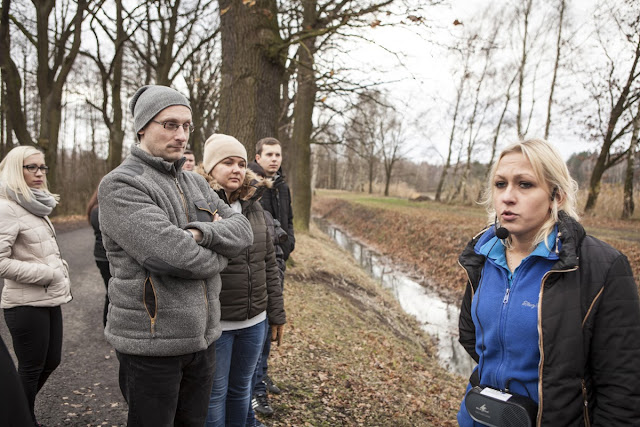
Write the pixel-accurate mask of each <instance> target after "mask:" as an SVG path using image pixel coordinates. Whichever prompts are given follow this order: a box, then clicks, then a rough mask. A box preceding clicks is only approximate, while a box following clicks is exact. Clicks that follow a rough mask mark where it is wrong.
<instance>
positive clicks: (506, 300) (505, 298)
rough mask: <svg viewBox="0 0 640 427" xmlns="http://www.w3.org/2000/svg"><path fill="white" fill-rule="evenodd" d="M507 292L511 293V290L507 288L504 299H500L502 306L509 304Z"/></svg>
mask: <svg viewBox="0 0 640 427" xmlns="http://www.w3.org/2000/svg"><path fill="white" fill-rule="evenodd" d="M509 291H511V288H507V292H506V293H505V294H504V298H503V299H502V303H503V304H506V303H508V302H509Z"/></svg>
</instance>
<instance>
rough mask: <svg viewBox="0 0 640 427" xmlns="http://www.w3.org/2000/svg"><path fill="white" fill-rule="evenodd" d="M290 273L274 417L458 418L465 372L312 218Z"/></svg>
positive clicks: (302, 420) (274, 361) (372, 421)
mask: <svg viewBox="0 0 640 427" xmlns="http://www.w3.org/2000/svg"><path fill="white" fill-rule="evenodd" d="M312 230H313V231H312V234H310V235H300V236H296V237H297V242H296V251H295V252H294V253H293V255H292V258H293V262H292V263H290V264H292V265H291V266H290V267H289V268H288V269H287V276H286V280H285V306H286V309H287V319H288V323H287V325H286V329H287V330H286V333H285V340H284V342H283V343H282V345H281V346H280V347H276V346H274V347H272V350H271V357H270V359H269V372H270V375H271V377H272V378H273V379H274V381H276V383H277V384H278V385H279V386H280V387H281V388H283V390H284V392H283V393H282V395H279V396H275V395H272V396H270V399H271V404H272V406H273V407H274V409H275V411H276V412H275V414H274V415H273V416H272V417H270V418H267V419H264V420H263V421H264V422H265V423H266V424H267V425H269V426H338V425H353V426H355V425H367V426H454V425H456V422H455V415H456V412H457V410H458V406H459V404H460V400H461V397H462V395H463V393H464V387H465V385H466V381H465V380H464V379H462V378H460V377H458V376H455V375H453V374H450V373H448V372H447V371H445V370H444V369H443V368H441V367H440V366H439V365H438V361H437V358H436V357H432V355H431V354H432V351H431V348H432V345H431V342H430V339H429V337H428V336H426V335H425V334H423V333H422V332H421V330H420V327H419V325H418V324H417V322H416V321H415V320H414V319H413V318H411V317H410V316H408V315H406V314H404V313H403V311H402V309H401V308H400V306H399V305H398V303H397V302H396V301H395V300H394V299H393V297H392V296H391V295H390V294H389V293H388V292H387V291H385V290H383V289H382V288H381V287H380V286H379V285H378V284H376V283H375V282H373V281H372V279H370V278H369V277H368V276H367V275H366V273H364V272H363V271H362V270H360V269H359V268H357V267H354V265H355V262H354V261H353V259H352V258H351V257H350V256H349V255H348V254H346V253H345V252H344V251H342V250H341V249H338V248H337V247H336V246H335V245H334V244H333V243H332V242H330V240H329V239H328V238H327V237H326V236H324V235H322V234H321V233H320V232H318V231H317V230H315V228H312Z"/></svg>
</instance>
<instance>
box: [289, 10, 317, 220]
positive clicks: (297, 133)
mask: <svg viewBox="0 0 640 427" xmlns="http://www.w3.org/2000/svg"><path fill="white" fill-rule="evenodd" d="M302 4H303V8H304V13H303V23H302V24H303V28H311V27H312V26H313V25H314V24H315V23H316V20H317V12H316V7H317V1H316V0H302ZM300 43H301V45H300V49H298V75H297V82H298V92H297V94H296V103H295V106H294V109H293V134H292V138H291V148H292V150H291V152H292V153H291V154H292V156H291V161H292V162H291V165H292V170H293V171H294V179H293V181H292V182H290V184H291V188H292V190H293V212H294V217H293V224H294V227H295V229H296V230H298V231H303V232H306V231H308V230H309V220H310V218H311V196H312V195H311V174H310V172H311V170H310V160H311V132H312V130H313V106H314V104H315V101H316V92H317V90H318V89H317V86H316V76H315V69H314V65H315V64H314V55H315V53H316V46H315V43H316V37H313V36H311V37H305V38H303V40H302V41H301V42H300Z"/></svg>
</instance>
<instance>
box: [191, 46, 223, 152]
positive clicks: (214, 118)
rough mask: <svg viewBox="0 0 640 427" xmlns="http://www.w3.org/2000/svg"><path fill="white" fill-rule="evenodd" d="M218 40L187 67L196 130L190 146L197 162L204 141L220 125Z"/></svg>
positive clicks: (204, 47)
mask: <svg viewBox="0 0 640 427" xmlns="http://www.w3.org/2000/svg"><path fill="white" fill-rule="evenodd" d="M218 48H219V41H218V40H217V39H212V40H210V41H209V42H208V43H207V44H206V45H204V46H203V47H202V49H201V50H200V52H198V53H197V54H195V55H193V57H192V58H191V59H190V60H189V61H188V62H187V63H186V64H185V68H184V80H185V82H186V84H187V88H188V90H189V102H190V104H191V110H192V112H193V124H194V125H195V127H196V129H195V131H194V133H193V134H192V135H191V137H190V138H189V144H190V146H191V149H192V150H193V153H194V155H195V157H196V160H198V161H199V160H200V159H202V154H203V149H204V142H205V141H206V139H207V138H208V137H209V136H211V134H213V133H214V131H215V129H216V127H217V125H218V114H219V111H220V109H219V108H218V104H219V102H220V57H219V54H218Z"/></svg>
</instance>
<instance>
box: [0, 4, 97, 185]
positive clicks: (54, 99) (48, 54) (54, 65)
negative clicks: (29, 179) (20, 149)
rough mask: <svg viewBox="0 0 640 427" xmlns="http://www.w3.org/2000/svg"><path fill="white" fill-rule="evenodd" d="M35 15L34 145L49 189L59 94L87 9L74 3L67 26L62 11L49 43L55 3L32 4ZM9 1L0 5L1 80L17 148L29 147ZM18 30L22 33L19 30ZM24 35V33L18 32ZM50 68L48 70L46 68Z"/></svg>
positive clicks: (75, 52)
mask: <svg viewBox="0 0 640 427" xmlns="http://www.w3.org/2000/svg"><path fill="white" fill-rule="evenodd" d="M32 3H33V6H34V8H35V13H36V35H35V37H33V35H31V36H32V37H33V40H34V41H35V45H36V54H37V61H38V62H37V70H36V82H37V86H38V96H39V98H40V114H39V129H38V133H39V136H38V145H39V146H40V147H41V148H42V149H43V150H44V155H45V161H46V162H47V164H48V165H49V167H50V168H51V172H52V173H51V174H50V175H49V178H48V180H47V181H48V184H49V186H50V187H51V188H52V189H54V190H55V188H56V176H57V174H56V173H55V169H56V165H57V163H58V138H59V135H58V132H59V131H60V121H61V110H62V94H63V89H64V86H65V84H66V80H67V77H68V75H69V72H70V71H71V67H72V66H73V63H74V61H75V59H76V57H77V55H78V52H79V50H80V39H81V35H82V21H83V19H84V13H85V11H86V9H87V1H86V0H78V1H77V3H76V10H75V12H74V15H73V17H72V18H71V20H70V21H69V22H66V21H65V19H64V18H65V16H64V15H65V13H66V12H68V9H64V10H63V11H62V12H61V13H62V15H63V16H62V18H61V19H60V22H59V24H60V25H62V26H63V27H64V28H62V29H60V28H58V29H57V30H58V31H60V32H61V33H58V34H55V33H54V34H55V35H54V37H57V38H55V39H54V40H51V37H52V33H51V31H50V28H49V17H50V15H51V12H52V11H53V9H54V6H55V5H56V3H55V2H54V1H46V0H32ZM10 6H11V1H10V0H3V1H2V18H1V19H0V51H2V52H3V55H0V58H1V59H0V66H1V67H2V78H3V79H4V80H5V83H6V86H7V97H8V102H9V105H10V112H11V117H10V118H11V122H12V126H13V127H14V131H15V133H16V136H17V137H18V141H19V142H20V143H21V144H23V145H24V144H33V143H34V141H33V140H32V138H31V135H30V134H29V132H28V130H27V125H26V123H27V120H26V117H25V115H24V113H23V109H22V105H21V101H20V87H21V80H20V77H19V74H18V70H17V67H16V66H15V63H14V61H13V60H12V59H11V58H10V56H9V52H11V50H10V48H11V46H10V37H9V30H10V28H9V8H10ZM21 30H22V29H21ZM22 31H25V30H22ZM67 41H69V42H70V43H67ZM50 64H51V66H50Z"/></svg>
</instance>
